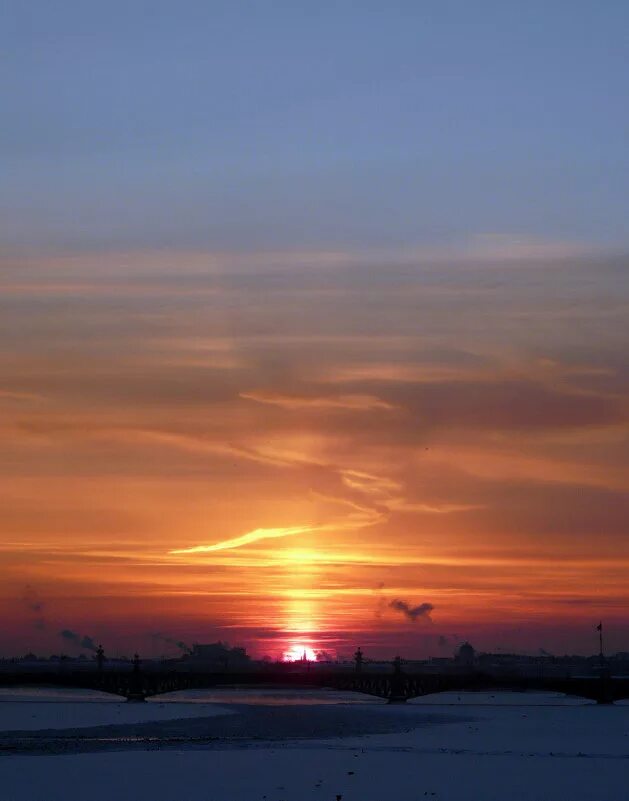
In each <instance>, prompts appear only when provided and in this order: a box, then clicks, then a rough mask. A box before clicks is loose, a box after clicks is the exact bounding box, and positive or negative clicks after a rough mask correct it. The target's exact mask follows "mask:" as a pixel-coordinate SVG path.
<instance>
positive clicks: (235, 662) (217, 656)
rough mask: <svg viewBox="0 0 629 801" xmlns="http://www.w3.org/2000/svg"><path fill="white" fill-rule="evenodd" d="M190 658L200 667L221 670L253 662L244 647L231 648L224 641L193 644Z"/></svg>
mask: <svg viewBox="0 0 629 801" xmlns="http://www.w3.org/2000/svg"><path fill="white" fill-rule="evenodd" d="M188 660H189V661H190V662H192V663H195V664H198V665H199V666H200V667H201V666H202V667H204V668H213V669H219V670H227V669H233V668H243V667H247V666H248V665H249V664H250V663H251V659H250V658H249V656H248V655H247V651H246V650H245V649H244V648H230V647H229V646H228V645H227V644H226V643H223V642H213V643H208V644H207V645H200V644H198V643H197V644H195V645H193V646H192V652H191V653H190V656H189V657H188Z"/></svg>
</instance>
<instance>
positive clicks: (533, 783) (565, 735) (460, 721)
mask: <svg viewBox="0 0 629 801" xmlns="http://www.w3.org/2000/svg"><path fill="white" fill-rule="evenodd" d="M509 696H517V697H509ZM439 698H440V700H441V703H439V702H438V700H437V699H438V697H437V696H432V697H431V700H430V703H428V699H427V698H425V699H422V700H418V701H416V702H414V703H409V704H405V705H400V706H399V707H395V706H394V707H392V706H387V705H379V704H374V706H373V708H371V709H370V710H369V713H368V714H369V716H371V715H376V716H388V718H389V719H391V718H394V719H395V720H396V721H397V722H398V726H397V729H398V730H397V731H395V733H389V734H372V735H365V736H360V737H356V736H352V737H335V738H332V739H307V740H299V741H288V740H285V741H282V742H258V743H255V744H247V745H245V744H243V743H242V742H240V743H231V744H230V743H224V744H221V745H219V747H216V746H214V745H210V746H209V747H204V748H198V747H193V746H182V747H179V746H177V748H176V749H175V748H169V749H164V750H134V751H115V752H99V753H83V754H73V755H69V756H35V755H28V756H4V757H0V798H1V799H2V801H83V799H90V801H112V800H113V799H115V801H336V799H337V797H339V796H340V797H341V799H342V801H422V799H435V801H564V799H569V801H624V799H626V798H629V790H627V777H628V776H629V708H628V707H627V706H622V705H614V706H609V707H607V706H597V705H596V704H589V703H583V702H579V701H578V699H566V698H564V697H562V696H555V695H552V694H548V695H533V694H526V695H523V694H521V693H517V694H511V693H509V694H503V693H493V694H489V693H486V694H482V695H481V694H475V695H474V696H473V697H468V694H450V695H449V696H445V695H444V696H440V697H439ZM2 706H4V704H3V705H2ZM24 706H28V704H24ZM50 706H51V707H52V706H53V704H50ZM54 706H57V705H54ZM86 706H91V705H89V704H86ZM93 706H100V705H96V704H94V705H93ZM103 706H105V705H103ZM129 706H130V707H131V705H129ZM150 706H151V705H150V704H146V705H139V707H135V708H146V707H150ZM164 706H169V707H170V706H171V705H169V704H168V705H164ZM177 706H179V705H177ZM181 706H185V704H181ZM188 706H189V708H190V709H191V710H193V713H194V714H196V715H205V714H206V712H205V706H206V705H205V704H203V705H201V704H190V705H188ZM426 706H430V709H426V708H425V707H426ZM458 707H464V709H461V708H458ZM131 708H134V707H131ZM213 708H214V709H221V707H220V706H217V705H213ZM201 709H202V710H203V711H201ZM363 710H364V708H363ZM234 711H235V713H236V714H239V711H238V710H237V709H235V710H234ZM341 711H342V713H343V714H344V715H347V714H350V715H355V714H358V713H360V712H361V709H360V708H357V707H351V708H348V707H346V706H344V707H343V708H342V709H341V707H339V712H338V714H339V715H340V714H341ZM437 712H438V713H439V714H440V715H443V716H446V718H447V719H449V720H451V722H446V723H439V724H435V725H423V726H421V727H420V728H413V727H414V722H417V721H418V720H419V719H420V718H422V716H423V717H424V718H425V716H426V714H427V713H429V714H434V713H437ZM0 713H1V710H0ZM308 713H309V710H308V708H303V715H308ZM265 714H268V715H271V716H272V715H274V714H276V713H275V712H274V710H273V709H272V708H270V709H268V711H267V712H266V713H265ZM300 714H301V711H300ZM330 714H332V715H335V714H337V713H336V712H334V710H332V711H331V712H330ZM464 718H465V719H464Z"/></svg>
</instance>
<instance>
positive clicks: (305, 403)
mask: <svg viewBox="0 0 629 801" xmlns="http://www.w3.org/2000/svg"><path fill="white" fill-rule="evenodd" d="M240 397H241V398H245V399H246V400H252V401H257V402H258V403H267V404H270V405H272V406H279V407H281V408H282V409H295V410H298V411H299V410H303V409H352V410H355V411H373V410H377V409H385V410H389V409H394V408H395V406H394V405H393V404H391V403H387V401H383V400H381V399H380V398H377V397H375V396H374V395H338V396H337V397H317V396H312V397H299V396H296V395H280V394H276V393H272V392H241V393H240Z"/></svg>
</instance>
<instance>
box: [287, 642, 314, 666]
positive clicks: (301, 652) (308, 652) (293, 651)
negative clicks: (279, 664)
mask: <svg viewBox="0 0 629 801" xmlns="http://www.w3.org/2000/svg"><path fill="white" fill-rule="evenodd" d="M304 657H305V660H307V661H308V662H316V661H317V654H316V653H315V651H313V650H312V648H310V647H309V646H308V645H300V644H298V643H296V644H294V645H291V647H290V648H289V649H288V651H284V653H283V655H282V659H283V661H284V662H301V661H302V660H304Z"/></svg>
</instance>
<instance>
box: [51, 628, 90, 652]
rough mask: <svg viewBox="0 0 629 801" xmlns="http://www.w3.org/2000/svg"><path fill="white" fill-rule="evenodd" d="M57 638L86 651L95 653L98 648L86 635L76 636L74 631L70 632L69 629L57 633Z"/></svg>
mask: <svg viewBox="0 0 629 801" xmlns="http://www.w3.org/2000/svg"><path fill="white" fill-rule="evenodd" d="M59 636H60V637H62V638H63V639H64V640H67V641H68V642H71V643H72V644H73V645H76V646H78V647H79V648H87V650H88V651H97V650H98V646H97V645H96V643H95V642H94V640H93V639H92V638H91V637H88V635H87V634H83V635H81V634H77V633H76V631H72V630H71V629H62V630H61V631H60V632H59Z"/></svg>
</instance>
